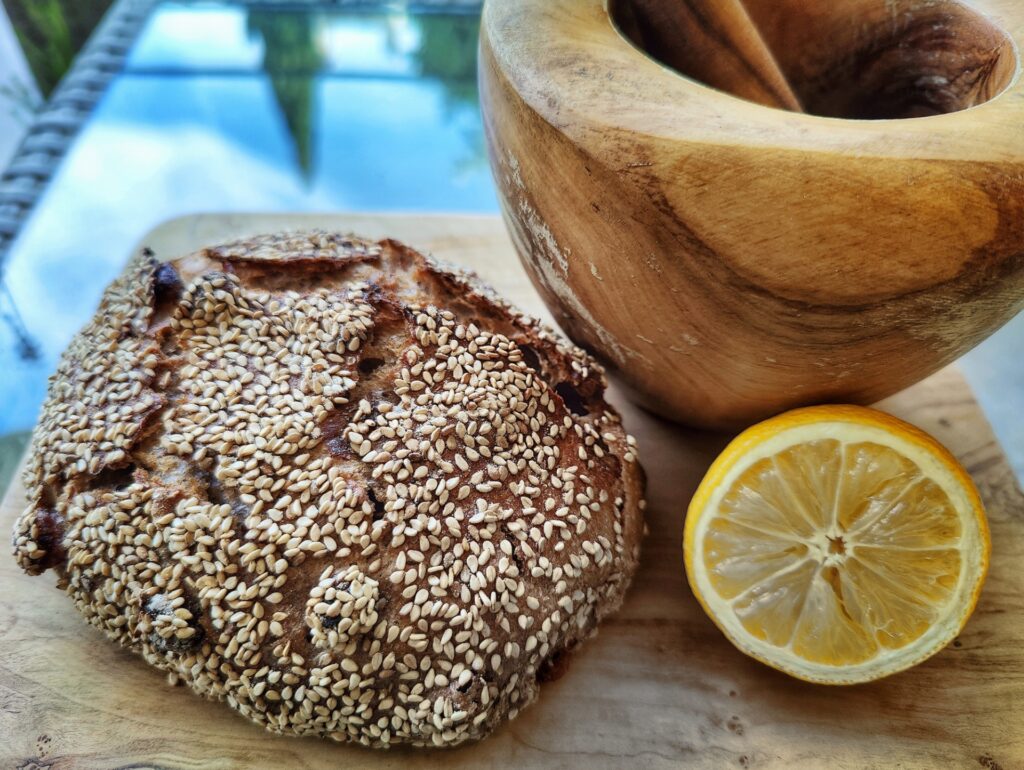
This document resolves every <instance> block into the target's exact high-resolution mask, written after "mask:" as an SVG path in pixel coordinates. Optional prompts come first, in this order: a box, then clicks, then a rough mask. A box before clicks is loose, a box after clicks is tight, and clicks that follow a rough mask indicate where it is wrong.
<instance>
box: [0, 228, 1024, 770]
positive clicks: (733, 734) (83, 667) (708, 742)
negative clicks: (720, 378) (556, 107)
mask: <svg viewBox="0 0 1024 770" xmlns="http://www.w3.org/2000/svg"><path fill="white" fill-rule="evenodd" d="M314 225H316V226H322V227H329V228H337V229H343V230H353V231H356V232H358V233H361V234H363V235H367V236H370V237H381V236H384V235H389V236H394V237H397V238H400V239H402V240H405V241H407V242H408V243H410V244H412V245H414V246H417V247H419V248H421V249H424V250H427V251H430V252H433V253H434V254H436V255H438V256H441V257H443V258H445V259H449V260H452V261H455V262H459V263H462V264H464V265H467V266H469V267H472V268H474V269H475V270H477V271H478V272H479V273H480V274H481V275H483V277H484V278H486V279H487V280H489V281H490V282H491V283H493V284H494V285H495V286H497V287H498V288H499V289H500V290H501V291H502V292H503V293H504V294H506V295H507V296H508V297H510V298H511V299H512V300H514V301H515V302H516V303H518V304H519V305H520V306H522V307H523V308H525V309H528V310H530V311H532V312H534V313H539V314H542V315H544V313H543V308H542V307H541V306H540V304H539V300H538V298H537V296H536V295H535V294H534V292H533V289H532V287H531V286H530V284H529V281H528V280H527V278H526V276H525V274H524V273H523V272H522V271H521V269H520V266H519V262H518V260H517V259H516V257H515V255H514V253H513V251H512V248H511V246H510V244H509V242H508V240H507V238H506V235H505V231H504V229H503V227H502V225H501V222H500V221H499V220H497V219H492V218H471V217H428V216H397V215H391V216H342V215H326V216H251V215H234V216H212V215H207V216H195V217H187V218H184V219H178V220H175V221H173V222H170V223H168V224H166V225H163V226H162V227H160V228H158V229H157V230H156V231H155V232H153V233H152V234H151V235H149V236H148V237H147V238H146V239H145V243H146V245H149V246H151V247H152V248H153V249H154V250H155V251H156V252H157V254H158V255H160V256H162V257H172V256H176V255H179V254H181V253H184V252H187V251H189V250H191V249H194V248H197V247H200V246H202V245H207V244H210V243H214V242H218V241H221V240H223V239H225V238H228V237H233V236H236V235H247V234H252V233H254V232H257V231H268V230H274V229H279V228H282V227H299V226H314ZM612 400H613V401H614V403H615V404H616V405H617V406H618V407H619V408H620V409H621V410H622V412H623V413H624V416H625V420H626V425H627V427H628V428H629V430H630V431H631V432H632V433H633V434H634V435H636V436H637V438H638V439H639V441H640V448H641V459H642V461H643V464H644V466H645V467H646V469H647V474H648V478H649V480H650V487H649V501H650V508H649V510H648V520H649V524H650V534H649V536H648V537H647V540H646V541H645V544H644V552H643V559H642V565H641V568H640V571H639V574H638V575H637V578H636V582H635V584H634V586H633V588H632V590H631V591H630V594H629V597H628V599H627V601H626V604H625V606H624V607H623V608H622V610H621V612H619V613H618V615H616V616H615V617H613V618H611V619H610V620H609V621H608V622H606V623H605V624H604V625H602V627H601V629H600V633H599V634H598V636H597V637H596V638H595V639H592V640H591V641H590V642H588V643H587V644H586V645H585V646H584V648H583V650H582V651H581V652H579V653H578V654H577V655H576V656H575V657H574V659H573V661H572V665H571V666H570V669H569V671H568V673H567V674H566V675H565V676H564V677H563V678H562V679H560V680H559V681H557V682H553V683H550V684H547V685H545V686H544V687H543V689H542V694H541V698H540V701H539V702H538V703H537V704H535V705H533V706H531V707H530V708H528V709H527V710H525V711H524V712H523V714H522V715H521V716H520V717H519V718H518V719H516V720H515V721H514V722H512V723H510V724H508V725H506V726H505V727H503V728H502V729H500V730H499V731H498V732H497V733H496V734H495V735H494V736H492V737H491V738H489V739H488V740H486V741H484V742H482V743H480V744H477V745H471V746H466V747H463V748H459V749H455V750H451V751H447V752H436V751H418V752H417V751H414V750H392V751H390V752H373V751H369V750H365V749H359V748H351V747H346V746H341V745H337V744H334V743H331V742H329V741H322V740H317V739H295V738H282V737H277V736H273V735H271V734H269V733H266V732H264V731H263V730H261V729H260V728H258V727H256V726H254V725H252V724H250V723H248V722H247V721H245V720H244V719H242V718H241V717H239V716H237V715H235V714H234V712H232V711H231V710H230V709H228V708H227V707H226V706H223V705H220V704H217V703H212V702H207V701H204V700H201V699H200V698H198V697H197V696H195V695H193V694H192V693H191V692H190V691H189V690H187V689H184V688H172V687H169V686H168V685H167V684H166V683H165V679H164V676H163V675H162V674H161V673H159V672H157V671H155V670H153V669H151V668H149V667H148V666H147V665H146V664H144V663H143V662H142V660H141V659H139V658H136V657H135V656H133V655H131V654H130V653H127V652H125V651H123V650H121V649H119V648H117V647H114V646H113V645H112V644H110V643H109V642H108V641H107V640H106V639H105V638H103V636H102V635H101V634H100V633H99V632H98V631H96V630H94V629H93V628H92V627H90V626H87V625H86V624H85V622H84V621H82V620H81V619H80V618H79V617H78V615H77V613H76V612H75V611H74V610H73V609H72V606H71V602H70V600H69V599H68V598H67V597H66V596H65V595H64V594H63V593H61V592H60V591H58V590H57V589H56V588H54V587H53V582H54V581H53V576H52V575H47V576H45V577H42V578H29V577H26V576H24V575H23V574H21V573H20V572H19V571H18V569H17V567H16V566H15V564H14V561H13V560H12V559H11V558H9V557H6V556H5V557H3V558H0V767H3V768H7V767H19V768H37V767H55V768H68V767H74V768H111V767H122V766H132V767H188V768H229V767H247V768H248V767H254V768H255V767H274V768H285V767H288V768H291V767H297V768H331V769H332V770H334V769H336V768H347V767H360V768H362V767H401V768H403V770H414V769H415V768H419V767H430V766H442V767H450V768H461V767H473V768H476V767H497V766H512V767H516V768H535V767H536V768H539V767H586V768H588V770H596V769H597V768H605V767H608V768H617V767H621V766H623V765H626V764H631V765H632V764H634V763H635V764H636V765H638V766H645V767H655V768H656V767H679V766H685V767H697V768H728V767H736V768H768V767H779V768H788V769H790V770H792V769H794V768H822V767H826V766H827V767H829V768H830V770H841V769H843V768H850V769H853V768H857V769H858V770H860V769H862V768H895V767H899V768H947V767H956V768H983V769H984V770H995V769H996V768H1002V769H1003V770H1016V769H1019V768H1024V498H1022V495H1021V492H1020V490H1019V489H1018V487H1017V484H1016V481H1015V479H1014V476H1013V474H1012V472H1011V470H1010V468H1009V466H1008V465H1007V463H1006V459H1005V458H1004V456H1003V453H1002V450H1001V449H1000V447H999V446H998V444H997V443H996V441H995V439H994V437H993V435H992V432H991V430H990V429H989V426H988V425H987V424H986V422H985V419H984V417H983V416H982V413H981V411H980V409H979V408H978V405H977V404H976V403H975V401H974V399H973V397H972V396H971V393H970V390H969V389H968V387H967V385H966V384H965V383H964V380H963V378H962V377H961V375H960V374H959V372H958V371H957V370H956V369H947V370H946V371H943V372H941V373H939V374H937V375H935V376H934V377H932V378H931V379H929V380H927V381H925V382H923V383H921V384H920V385H918V386H916V387H914V388H912V389H910V390H908V391H906V392H904V393H901V394H900V395H898V396H896V397H894V398H892V399H889V400H888V401H886V402H884V403H883V404H882V407H883V408H884V409H886V410H888V411H890V412H892V413H894V414H897V415H899V416H900V417H903V418H904V419H907V420H909V421H911V422H913V423H916V424H917V425H919V426H921V427H922V428H924V429H925V430H927V431H929V432H930V433H932V434H934V435H935V436H936V437H937V438H938V439H939V440H940V441H942V442H944V443H945V444H946V445H947V446H949V447H950V449H952V450H953V452H954V453H955V454H956V455H957V456H958V457H959V458H960V460H961V461H962V462H963V463H964V464H965V465H966V466H967V468H968V469H969V470H970V472H971V473H972V474H973V476H974V478H975V480H976V481H977V482H978V485H979V487H980V488H981V492H982V496H983V497H984V498H985V502H986V504H987V506H988V512H989V519H990V522H991V526H992V541H993V554H992V568H991V573H990V575H989V579H988V583H987V585H986V587H985V591H984V593H983V594H982V598H981V603H980V604H979V605H978V609H977V611H976V612H975V614H974V617H973V619H972V620H971V621H970V623H969V624H968V626H967V628H966V630H965V631H964V633H963V635H962V636H961V637H960V638H959V639H957V640H956V641H955V642H954V643H953V645H952V646H950V647H949V648H948V649H946V650H945V651H943V652H941V653H940V654H938V655H936V656H935V657H934V658H932V659H931V660H929V661H927V662H926V663H924V664H923V665H921V666H919V667H917V668H915V669H913V670H911V671H908V672H905V673H903V674H898V675H896V676H893V677H891V678H889V679H886V680H883V681H881V682H876V683H873V684H869V685H861V686H856V687H847V688H828V687H821V686H814V685H810V684H805V683H802V682H798V681H796V680H793V679H790V678H789V677H787V676H785V675H783V674H780V673H777V672H775V671H772V670H771V669H768V668H766V667H764V666H762V665H760V664H758V663H756V662H754V661H752V660H750V659H748V658H746V657H745V656H743V655H742V654H740V653H739V652H737V651H736V650H734V649H733V647H732V646H731V645H730V644H729V643H728V642H727V641H726V640H725V639H724V638H723V637H722V635H721V634H720V633H719V632H718V631H717V630H716V629H715V627H714V626H713V625H712V624H711V621H709V620H708V619H707V618H706V617H705V616H704V614H703V612H702V611H701V610H700V608H699V607H698V605H697V603H696V601H695V600H694V598H693V596H692V595H691V594H690V591H689V589H688V588H687V585H686V580H685V576H684V573H683V566H682V553H681V546H680V542H681V539H682V530H683V512H684V510H685V506H686V503H687V501H688V500H689V498H690V496H691V494H692V492H693V490H694V488H695V487H696V484H697V482H698V481H699V480H700V477H701V476H702V474H703V472H704V470H705V468H706V467H707V465H708V464H709V463H710V461H711V459H712V457H713V456H714V455H715V453H716V452H717V451H718V450H719V449H720V448H721V447H722V446H723V445H724V443H725V441H726V439H727V437H724V436H717V435H711V434H703V433H697V432H693V431H687V430H684V429H682V428H679V427H677V426H673V425H670V424H668V423H665V422H662V421H660V420H658V419H656V418H654V417H652V416H651V415H649V414H646V413H645V412H642V411H641V410H639V409H637V408H636V407H634V406H632V405H631V404H629V402H627V401H626V400H625V399H624V398H622V397H621V394H619V393H613V394H612ZM23 505H24V501H23V490H22V489H21V488H20V487H19V486H15V487H14V488H12V489H11V490H10V493H9V494H8V495H7V497H6V499H5V500H4V502H3V504H2V508H0V528H2V529H3V531H5V532H6V531H10V527H11V525H12V523H13V521H14V518H15V516H16V515H17V514H18V513H19V512H20V511H21V510H22V508H23Z"/></svg>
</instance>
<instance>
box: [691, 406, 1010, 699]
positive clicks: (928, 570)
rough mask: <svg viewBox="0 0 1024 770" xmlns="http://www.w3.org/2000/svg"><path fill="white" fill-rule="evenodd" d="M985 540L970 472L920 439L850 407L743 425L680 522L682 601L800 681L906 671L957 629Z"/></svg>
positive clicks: (978, 580) (904, 427)
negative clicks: (690, 601)
mask: <svg viewBox="0 0 1024 770" xmlns="http://www.w3.org/2000/svg"><path fill="white" fill-rule="evenodd" d="M989 549H990V541H989V533H988V524H987V522H986V520H985V512H984V509H983V507H982V503H981V498H980V497H979V496H978V491H977V489H976V488H975V486H974V483H973V482H972V481H971V478H970V476H969V475H968V474H967V471H965V470H964V468H963V467H962V466H961V465H960V464H959V463H958V462H957V461H956V459H955V458H954V457H953V456H952V455H951V454H950V453H949V451H948V450H947V449H946V448H945V447H943V446H942V445H941V444H939V443H938V442H937V441H936V440H935V439H933V438H932V437H931V436H929V435H927V434H925V433H924V432H922V431H920V430H918V429H917V428H915V427H913V426H912V425H908V424H907V423H905V422H902V421H901V420H897V419H896V418H894V417H891V416H889V415H886V414H883V413H881V412H878V411H875V410H873V409H867V408H864V407H853V406H820V407H811V408H808V409H798V410H796V411H792V412H788V413H786V414H783V415H780V416H778V417H775V418H773V419H770V420H767V421H766V422H763V423H761V424H759V425H755V426H754V427H752V428H750V429H749V430H747V431H745V432H744V433H742V434H741V435H740V436H739V437H737V438H736V439H735V440H734V441H733V442H732V443H731V444H730V445H729V446H728V447H727V448H726V450H725V451H724V452H723V453H722V455H721V456H720V457H719V458H718V459H717V460H716V461H715V462H714V464H713V465H712V466H711V468H710V470H709V471H708V473H707V476H705V478H704V480H703V481H702V482H701V484H700V487H698V489H697V492H696V494H695V495H694V498H693V500H692V502H691V503H690V507H689V511H688V512H687V518H686V532H685V536H684V542H683V551H684V555H685V559H686V571H687V575H688V577H689V581H690V586H691V587H692V589H693V592H694V594H695V595H696V596H697V599H698V600H699V601H700V603H701V605H702V606H703V607H704V610H705V611H706V612H707V613H708V615H709V616H710V617H711V619H712V620H714V622H715V623H716V624H717V625H718V627H719V628H720V629H721V630H722V631H723V633H725V635H726V636H727V637H728V638H729V639H730V640H731V641H732V643H733V644H735V645H736V647H738V648H739V649H740V650H742V651H743V652H745V653H747V654H748V655H750V656H752V657H754V658H756V659H757V660H760V661H761V662H763V663H766V664H768V665H769V666H772V667H774V668H777V669H780V670H781V671H785V672H786V673H788V674H792V675H793V676H795V677H798V678H800V679H805V680H808V681H812V682H822V683H827V684H854V683H857V682H867V681H870V680H873V679H878V678H880V677H883V676H888V675H889V674H894V673H896V672H897V671H902V670H904V669H906V668H909V667H910V666H913V665H915V664H917V663H920V662H921V661H923V660H925V659H926V658H928V657H930V656H931V655H934V654H935V653H936V652H938V651H939V650H941V649H942V648H943V647H945V646H946V645H947V644H948V643H949V642H950V641H952V639H953V638H954V637H955V636H956V635H957V634H958V633H959V632H960V630H961V629H962V628H963V626H964V623H966V622H967V618H968V617H970V615H971V612H972V611H973V610H974V606H975V604H976V603H977V601H978V595H979V593H980V591H981V586H982V583H983V582H984V579H985V573H986V572H987V570H988V559H989Z"/></svg>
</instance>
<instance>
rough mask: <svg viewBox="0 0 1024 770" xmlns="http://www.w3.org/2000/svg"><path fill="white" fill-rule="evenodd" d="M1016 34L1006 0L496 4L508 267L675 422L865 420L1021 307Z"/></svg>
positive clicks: (488, 7) (1023, 108)
mask: <svg viewBox="0 0 1024 770" xmlns="http://www.w3.org/2000/svg"><path fill="white" fill-rule="evenodd" d="M737 6H738V8H739V10H742V11H745V13H737V12H736V11H737ZM659 14H664V15H663V16H662V15H659ZM744 19H745V20H746V21H743V20H744ZM743 24H747V25H749V26H747V27H743V26H742V25H743ZM667 25H674V26H673V27H672V29H673V30H675V32H673V34H668V33H666V31H665V30H666V29H667V28H668V27H667ZM737 25H739V26H737ZM1022 40H1024V3H1022V2H1019V0H974V2H971V3H969V4H968V3H966V2H957V1H956V0H830V1H829V2H812V1H811V0H742V2H732V1H731V0H730V2H728V3H719V2H716V0H701V1H700V2H698V1H697V0H618V2H616V3H614V4H613V7H612V8H611V10H610V11H609V10H608V9H607V8H606V5H605V3H604V2H603V1H602V0H489V2H487V3H486V4H485V7H484V13H483V23H482V28H481V57H480V85H481V98H482V104H483V110H484V119H485V124H486V131H487V138H488V143H489V148H490V157H491V163H492V167H493V170H494V174H495V178H496V180H497V183H498V187H499V190H500V195H501V200H502V204H503V210H504V214H505V218H506V221H507V223H508V225H509V228H510V230H511V233H512V236H513V240H514V242H515V244H516V248H517V250H518V252H519V255H520V257H521V259H522V260H523V263H524V264H525V265H526V268H527V270H528V271H529V272H530V274H531V276H532V278H533V281H534V283H535V284H536V286H537V288H538V289H539V291H540V293H541V294H542V296H543V297H544V299H545V301H546V302H547V304H548V306H549V307H550V308H551V310H552V311H553V312H554V314H555V316H556V318H557V319H558V321H559V322H560V323H561V325H562V326H563V327H564V328H565V330H566V331H567V332H568V333H569V334H570V335H571V336H572V337H573V338H574V339H575V340H577V341H578V342H580V343H581V344H583V345H585V346H587V347H589V348H591V349H593V350H594V351H596V352H598V353H599V354H600V355H601V356H602V357H603V358H604V359H605V360H606V361H607V362H608V363H610V364H611V365H613V366H614V367H615V368H616V369H618V371H619V374H620V375H621V377H622V378H623V379H624V380H625V381H626V383H627V384H628V385H630V386H631V387H632V388H633V390H634V391H635V393H636V395H637V397H638V399H639V400H640V401H641V402H642V403H644V404H645V405H647V406H649V407H650V408H652V409H654V410H655V411H658V412H660V413H661V414H664V415H666V416H668V417H671V418H674V419H678V420H682V421H685V422H689V423H692V424H695V425H701V426H708V427H734V426H737V425H742V424H747V423H750V422H752V421H754V420H756V419H758V418H761V417H765V416H767V415H769V414H772V413H775V412H778V411H781V410H783V409H786V408H789V407H793V406H797V405H800V404H808V403H815V402H825V401H844V402H845V401H853V402H873V401H876V400H878V399H880V398H882V397H884V396H887V395H889V394H891V393H894V392H896V391H898V390H900V389H902V388H904V387H907V386H908V385H911V384H913V383H914V382H917V381H918V380H920V379H922V378H924V377H925V376H927V375H928V374H930V373H932V372H934V371H936V370H937V369H939V368H940V367H942V366H943V365H945V364H946V363H948V362H950V361H952V360H953V359H955V358H957V357H958V356H960V355H961V354H962V353H964V352H965V351H967V350H969V349H970V348H971V347H973V346H974V345H976V344H978V343H979V342H980V341H981V340H982V339H984V338H985V337H986V336H988V335H989V334H991V333H992V332H993V331H995V330H996V329H997V328H999V327H1000V326H1001V325H1002V324H1004V323H1005V322H1006V321H1007V320H1009V319H1010V318H1012V317H1013V316H1014V315H1015V314H1016V313H1017V311H1018V310H1019V309H1020V308H1021V306H1022V303H1024V82H1022V80H1021V79H1020V77H1019V67H1018V56H1017V44H1019V43H1020V42H1021V41H1022ZM648 51H650V53H648ZM655 56H656V57H657V59H660V60H661V62H665V63H666V64H662V63H660V62H659V61H658V60H657V59H656V58H654V57H655ZM688 62H689V63H688ZM667 65H671V66H672V67H676V68H678V69H679V70H683V71H684V72H686V73H688V74H691V75H693V76H694V77H695V78H699V79H700V80H701V81H703V82H698V81H697V80H695V79H691V78H690V77H688V76H687V75H685V74H681V73H680V72H679V71H677V69H672V68H670V67H669V66H667ZM744 73H746V74H744ZM780 75H781V81H784V87H783V86H780V77H779V76H780ZM751 79H753V80H754V81H756V82H751ZM705 83H710V84H712V85H714V86H718V88H713V87H710V86H709V85H705ZM719 89H727V90H719ZM727 91H728V92H727ZM729 92H732V93H729ZM733 94H740V95H742V96H744V97H746V99H743V98H738V97H737V96H734V95H733ZM791 97H792V98H791ZM747 99H756V100H757V101H760V102H761V103H762V104H776V105H778V106H783V107H788V108H789V110H788V111H787V110H785V109H774V108H772V107H767V106H762V104H756V103H754V102H752V101H747ZM798 109H803V110H805V112H804V113H800V112H797V111H796V110H798ZM909 118H913V119H909Z"/></svg>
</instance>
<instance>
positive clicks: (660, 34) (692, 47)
mask: <svg viewBox="0 0 1024 770" xmlns="http://www.w3.org/2000/svg"><path fill="white" fill-rule="evenodd" d="M620 3H621V7H620V9H618V10H619V15H620V23H621V24H622V27H623V32H625V33H626V34H627V35H628V36H629V37H631V38H632V39H633V40H634V42H635V43H637V45H639V46H640V47H641V48H643V49H645V50H646V51H648V52H649V53H651V54H652V55H653V56H654V57H655V58H657V59H660V60H661V61H663V62H665V63H666V64H668V65H669V66H671V67H673V68H674V69H676V70H678V71H679V72H681V73H683V74H685V75H687V76H689V77H692V78H694V79H695V80H699V81H701V82H703V83H706V84H707V85H709V86H712V87H713V88H718V89H720V90H722V91H726V92H729V93H732V94H735V95H736V96H740V97H742V98H744V99H748V100H750V101H752V102H757V103H758V104H763V105H765V106H767V107H779V108H781V109H786V110H791V111H793V112H803V109H802V107H801V105H800V100H799V99H797V97H796V94H794V93H793V89H792V88H790V85H789V83H788V82H787V81H786V78H785V76H784V75H783V74H782V70H781V69H779V65H778V64H777V63H776V61H775V57H774V56H773V55H772V52H771V51H770V50H769V49H768V46H767V45H765V42H764V40H763V39H762V38H761V34H760V33H759V32H758V30H757V27H756V26H755V25H754V23H753V21H752V20H751V18H750V16H749V15H748V14H747V11H746V9H745V8H744V7H743V2H742V0H677V2H671V3H666V2H664V0H620Z"/></svg>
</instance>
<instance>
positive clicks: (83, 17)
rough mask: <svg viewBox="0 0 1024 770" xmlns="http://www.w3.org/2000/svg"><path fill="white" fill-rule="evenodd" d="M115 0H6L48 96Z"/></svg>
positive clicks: (42, 88)
mask: <svg viewBox="0 0 1024 770" xmlns="http://www.w3.org/2000/svg"><path fill="white" fill-rule="evenodd" d="M111 2H112V0H4V7H5V8H6V9H7V14H8V16H10V19H11V24H12V25H13V26H14V31H15V34H17V36H18V41H19V42H20V43H21V47H22V50H23V51H24V52H25V59H26V60H27V61H28V65H29V68H30V69H31V70H32V74H33V76H34V77H35V79H36V83H38V85H39V90H40V91H41V92H42V93H43V95H44V96H49V94H50V93H51V92H52V91H53V89H54V88H56V86H57V84H58V83H59V82H60V79H61V78H62V77H63V76H64V73H65V72H67V71H68V69H69V68H70V67H71V63H72V61H74V58H75V54H77V53H78V50H79V49H80V48H81V47H82V45H83V44H84V43H85V41H86V40H87V39H88V38H89V35H90V34H91V33H92V30H93V28H94V27H95V26H96V25H97V24H98V23H99V21H100V19H101V18H103V14H104V13H106V11H107V8H109V7H110V4H111Z"/></svg>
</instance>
